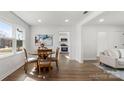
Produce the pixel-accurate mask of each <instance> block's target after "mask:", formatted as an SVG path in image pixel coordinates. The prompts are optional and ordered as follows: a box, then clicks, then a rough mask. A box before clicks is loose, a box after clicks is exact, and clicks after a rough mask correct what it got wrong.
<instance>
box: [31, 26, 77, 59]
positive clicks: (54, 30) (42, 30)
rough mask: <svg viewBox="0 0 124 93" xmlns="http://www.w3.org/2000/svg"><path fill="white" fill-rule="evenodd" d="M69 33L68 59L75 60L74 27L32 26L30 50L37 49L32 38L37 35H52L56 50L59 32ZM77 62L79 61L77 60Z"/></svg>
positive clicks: (75, 31) (75, 36)
mask: <svg viewBox="0 0 124 93" xmlns="http://www.w3.org/2000/svg"><path fill="white" fill-rule="evenodd" d="M62 31H63V32H70V58H71V59H76V60H78V58H76V57H77V56H76V49H77V44H76V43H77V42H78V40H77V37H78V35H76V33H77V28H76V26H55V25H54V26H52V25H51V26H32V27H31V45H30V46H31V50H36V49H37V47H36V46H35V43H34V37H35V35H37V34H53V35H54V36H53V46H52V47H51V48H53V49H54V50H55V49H56V47H57V46H59V32H62ZM78 61H79V60H78Z"/></svg>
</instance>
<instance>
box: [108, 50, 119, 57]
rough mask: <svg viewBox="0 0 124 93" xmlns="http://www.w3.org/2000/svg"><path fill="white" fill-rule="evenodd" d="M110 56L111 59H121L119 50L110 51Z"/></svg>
mask: <svg viewBox="0 0 124 93" xmlns="http://www.w3.org/2000/svg"><path fill="white" fill-rule="evenodd" d="M107 51H108V55H109V56H111V57H114V58H117V59H118V58H120V53H119V50H117V49H108V50H107Z"/></svg>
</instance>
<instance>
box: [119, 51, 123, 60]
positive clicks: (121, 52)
mask: <svg viewBox="0 0 124 93" xmlns="http://www.w3.org/2000/svg"><path fill="white" fill-rule="evenodd" d="M119 51H120V54H121V58H124V49H119Z"/></svg>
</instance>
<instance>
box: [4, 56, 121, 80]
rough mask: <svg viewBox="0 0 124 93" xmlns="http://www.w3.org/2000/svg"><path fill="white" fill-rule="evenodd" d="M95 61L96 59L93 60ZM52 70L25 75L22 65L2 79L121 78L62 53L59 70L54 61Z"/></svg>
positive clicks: (30, 67)
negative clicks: (73, 59)
mask: <svg viewBox="0 0 124 93" xmlns="http://www.w3.org/2000/svg"><path fill="white" fill-rule="evenodd" d="M94 62H96V61H94ZM34 64H35V63H31V64H30V66H29V72H31V70H32V66H33V65H34ZM52 66H53V68H52V71H51V72H50V73H49V72H46V73H44V74H43V75H44V76H45V78H44V79H43V78H41V77H37V73H36V72H35V73H33V75H26V74H25V73H24V70H23V67H21V68H19V69H18V70H17V71H15V72H14V73H12V74H11V75H9V76H8V77H7V78H5V79H4V80H3V81H24V80H25V79H26V78H27V77H29V78H31V79H33V80H38V81H46V80H47V81H53V80H54V81H59V80H60V81H120V80H121V79H119V78H117V77H115V76H113V75H111V74H108V73H106V72H104V71H103V70H101V69H99V68H98V67H96V66H95V65H94V64H92V63H91V62H85V63H83V64H81V63H78V62H75V61H72V60H71V61H70V60H68V59H67V58H66V57H65V56H64V55H61V57H60V62H59V71H58V70H57V69H56V66H55V63H53V64H52Z"/></svg>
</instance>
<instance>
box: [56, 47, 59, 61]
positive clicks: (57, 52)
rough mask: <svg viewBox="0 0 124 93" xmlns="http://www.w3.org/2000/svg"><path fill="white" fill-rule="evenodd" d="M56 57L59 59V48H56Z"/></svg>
mask: <svg viewBox="0 0 124 93" xmlns="http://www.w3.org/2000/svg"><path fill="white" fill-rule="evenodd" d="M56 59H57V60H59V48H57V49H56Z"/></svg>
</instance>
